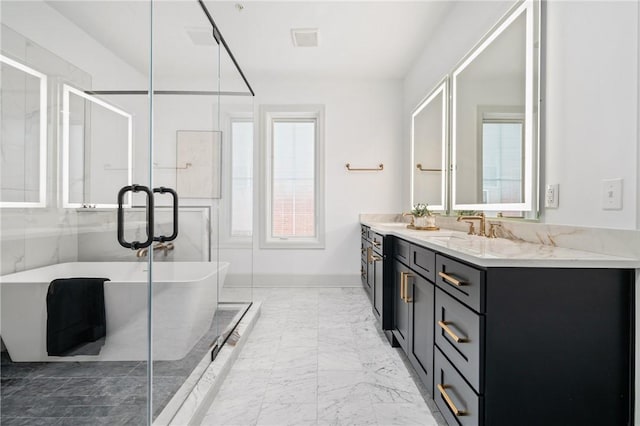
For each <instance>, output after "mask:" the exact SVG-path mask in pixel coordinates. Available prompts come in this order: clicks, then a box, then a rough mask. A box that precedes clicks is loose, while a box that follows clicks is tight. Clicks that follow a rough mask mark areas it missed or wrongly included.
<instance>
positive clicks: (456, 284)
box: [438, 272, 466, 287]
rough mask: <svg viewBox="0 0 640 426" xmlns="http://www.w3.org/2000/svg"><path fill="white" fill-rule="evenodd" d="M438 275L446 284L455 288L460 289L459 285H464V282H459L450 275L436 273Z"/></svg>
mask: <svg viewBox="0 0 640 426" xmlns="http://www.w3.org/2000/svg"><path fill="white" fill-rule="evenodd" d="M438 275H439V276H440V277H441V278H442V279H443V280H445V281H446V282H448V283H450V284H453V285H455V286H456V287H460V286H461V285H465V284H466V282H464V281H460V280H458V279H456V278H454V277H452V276H451V275H448V274H445V273H444V272H438Z"/></svg>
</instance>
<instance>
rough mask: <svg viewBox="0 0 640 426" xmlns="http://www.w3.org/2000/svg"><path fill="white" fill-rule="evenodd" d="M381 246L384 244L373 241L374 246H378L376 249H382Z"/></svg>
mask: <svg viewBox="0 0 640 426" xmlns="http://www.w3.org/2000/svg"><path fill="white" fill-rule="evenodd" d="M380 244H382V243H381V242H379V241H376V240H374V241H373V245H374V246H376V247H380Z"/></svg>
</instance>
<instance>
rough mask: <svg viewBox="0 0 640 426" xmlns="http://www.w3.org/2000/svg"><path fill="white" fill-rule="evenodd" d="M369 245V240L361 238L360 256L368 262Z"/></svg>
mask: <svg viewBox="0 0 640 426" xmlns="http://www.w3.org/2000/svg"><path fill="white" fill-rule="evenodd" d="M368 247H369V242H368V241H367V240H365V239H364V238H362V239H360V258H361V259H362V261H363V262H365V263H366V262H367V255H368V253H367V248H368Z"/></svg>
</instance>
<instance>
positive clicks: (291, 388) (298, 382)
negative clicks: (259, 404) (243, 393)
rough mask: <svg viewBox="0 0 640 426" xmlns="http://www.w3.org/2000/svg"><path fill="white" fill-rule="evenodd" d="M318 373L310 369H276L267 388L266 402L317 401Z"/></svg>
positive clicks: (292, 402)
mask: <svg viewBox="0 0 640 426" xmlns="http://www.w3.org/2000/svg"><path fill="white" fill-rule="evenodd" d="M317 398H318V373H317V371H314V370H312V369H309V370H300V369H298V370H280V371H278V370H274V371H273V372H272V374H271V378H270V379H269V384H268V385H267V388H266V390H265V394H264V402H270V403H278V404H304V403H315V402H316V401H317Z"/></svg>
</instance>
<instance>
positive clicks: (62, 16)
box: [0, 1, 150, 425]
mask: <svg viewBox="0 0 640 426" xmlns="http://www.w3.org/2000/svg"><path fill="white" fill-rule="evenodd" d="M149 6H150V3H149V2H147V1H142V2H141V1H129V2H127V1H119V2H77V1H69V2H66V1H46V2H45V1H15V2H13V1H3V2H2V15H1V21H2V28H1V31H2V34H1V46H0V48H1V52H0V53H1V55H2V56H3V57H6V58H10V59H11V60H12V61H15V62H16V63H19V64H21V66H23V67H24V69H27V68H29V69H33V70H36V71H37V72H38V73H41V75H42V76H44V77H46V83H47V84H46V87H44V88H43V86H42V82H43V81H45V78H43V77H37V78H36V77H31V76H32V75H33V76H35V75H36V74H30V73H28V72H26V71H25V72H22V74H24V75H23V76H22V77H20V76H19V74H18V73H16V71H15V68H16V67H12V68H14V69H13V70H11V69H7V66H6V65H7V63H6V62H5V61H3V65H2V70H1V71H2V88H1V92H2V93H1V96H2V111H1V114H2V116H1V117H0V120H1V121H2V126H3V133H2V143H3V153H5V154H6V157H5V158H3V163H7V164H8V163H15V164H21V165H22V164H24V165H25V167H24V172H25V176H26V175H31V176H33V180H25V185H24V189H25V190H26V191H25V192H28V193H31V192H34V193H35V192H36V189H35V188H37V187H38V185H37V184H36V183H37V182H36V181H37V180H41V181H42V178H44V180H43V182H44V183H45V185H43V186H42V189H43V190H44V189H46V197H42V196H41V197H40V199H41V200H42V206H22V207H20V208H2V210H0V216H1V217H0V219H1V221H0V222H1V230H0V231H1V234H0V242H1V245H2V247H1V248H2V270H1V274H2V277H1V278H0V292H1V294H0V300H1V303H2V306H1V309H0V312H1V316H2V318H1V321H0V326H1V329H0V335H1V336H2V341H3V345H2V365H1V368H0V374H1V376H2V383H1V385H0V399H1V401H0V404H1V405H2V410H1V418H0V423H2V424H5V423H6V424H136V425H144V424H147V423H148V420H149V419H148V417H147V410H148V404H147V402H148V398H147V392H148V386H149V384H150V383H149V380H148V376H147V367H148V363H147V359H148V347H149V339H148V333H147V327H148V310H147V306H148V305H147V295H148V291H149V285H148V283H149V280H148V276H149V268H148V264H147V263H146V262H139V261H138V260H139V259H138V258H136V256H135V252H132V251H131V250H125V249H124V248H122V247H121V246H120V245H119V244H118V242H117V239H116V223H117V220H116V217H117V215H116V210H115V209H114V208H112V207H111V208H80V206H82V205H83V204H85V205H89V204H91V205H94V204H95V205H97V206H101V205H103V206H106V205H111V206H113V205H114V204H115V200H116V198H117V193H118V190H119V188H120V187H121V186H123V185H125V184H126V183H127V182H129V181H130V179H131V177H130V176H129V170H128V158H129V157H128V144H129V143H132V144H135V150H136V152H138V153H140V154H142V155H141V157H140V159H141V160H144V159H148V158H149V155H148V152H149V138H148V135H147V137H145V134H144V132H140V133H135V130H140V129H144V128H148V123H149V107H148V105H149V103H148V100H147V102H142V103H137V104H136V103H130V102H129V101H128V100H127V99H124V98H116V97H112V96H109V95H105V94H104V93H103V92H102V91H104V90H130V89H131V88H136V89H138V90H143V91H148V89H149V81H150V78H149V72H148V59H147V58H148V57H149V46H150V43H149V41H150V37H149V34H150V25H149V24H150V13H149V12H150V7H149ZM113 22H119V25H118V26H117V27H114V26H113V24H112V23H113ZM38 80H39V81H40V92H39V93H38V91H37V90H36V87H37V86H36V85H37V84H38ZM42 95H44V96H42ZM65 95H66V96H65ZM38 97H40V99H41V102H43V106H41V107H40V108H38V107H37V106H36V105H37V104H36V103H37V98H38ZM18 99H22V101H21V102H17V100H18ZM65 99H66V101H65ZM10 105H12V106H10ZM19 111H22V112H23V114H22V118H21V117H20V114H19ZM45 112H46V115H45V114H44V113H45ZM45 116H46V121H44V122H43V121H41V119H42V117H45ZM6 123H12V124H14V125H12V126H9V127H7V126H5V124H6ZM19 123H22V124H19ZM129 129H131V130H129ZM5 131H6V132H11V135H10V134H9V133H5ZM130 132H133V134H134V135H135V138H134V137H129V135H128V133H130ZM147 133H148V132H147ZM36 134H40V135H43V139H39V138H38V136H36ZM65 135H66V136H67V138H65V137H64V136H65ZM9 140H11V143H13V144H15V145H16V146H20V148H21V149H20V150H15V151H12V150H4V144H5V142H8V141H9ZM40 140H44V142H45V145H44V148H45V149H44V150H40V151H39V152H40V153H41V154H42V157H40V158H39V157H38V142H39V141H40ZM65 145H66V147H65ZM63 151H66V154H67V155H63ZM140 166H142V164H137V167H138V168H140ZM2 168H3V173H4V172H5V168H4V164H3V165H2ZM110 168H115V169H122V170H115V171H114V170H110ZM146 170H148V168H146ZM6 171H7V172H10V171H11V170H9V169H7V170H6ZM136 172H137V173H136ZM133 174H134V175H135V179H136V180H135V182H136V183H137V184H140V185H146V186H148V185H149V179H148V175H145V174H144V173H140V170H133ZM63 176H66V183H67V185H63ZM2 178H3V182H4V180H5V179H4V178H5V175H4V174H3V176H2ZM3 188H4V187H3ZM42 194H45V192H44V191H42V192H41V195H42ZM65 194H66V195H65ZM35 200H37V198H36V197H33V196H32V195H28V197H26V198H25V201H29V202H33V201H35ZM67 201H69V202H67ZM131 201H132V203H133V204H134V205H136V206H143V201H142V200H141V198H140V197H134V198H133V199H132V200H131ZM71 203H73V204H75V205H76V206H77V207H76V206H74V205H72V204H71ZM3 207H4V206H3ZM144 210H145V209H144V207H138V208H129V209H125V214H124V216H125V224H126V227H127V232H126V233H125V238H127V239H129V241H132V240H133V239H136V240H139V241H140V240H143V239H144V237H145V226H146V221H145V214H144Z"/></svg>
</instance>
